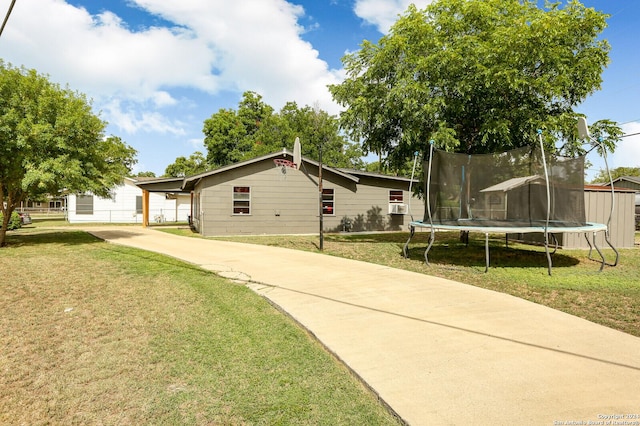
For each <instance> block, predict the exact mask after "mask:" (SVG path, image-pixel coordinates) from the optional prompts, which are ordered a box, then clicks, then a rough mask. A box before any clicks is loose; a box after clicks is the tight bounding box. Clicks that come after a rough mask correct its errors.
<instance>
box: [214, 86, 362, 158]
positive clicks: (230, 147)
mask: <svg viewBox="0 0 640 426" xmlns="http://www.w3.org/2000/svg"><path fill="white" fill-rule="evenodd" d="M203 132H204V134H205V139H204V143H205V146H206V147H207V152H208V153H207V163H208V164H209V166H210V167H220V166H224V165H228V164H232V163H236V162H239V161H244V160H247V159H251V158H255V157H258V156H261V155H266V154H270V153H273V152H276V151H278V150H281V149H282V148H288V149H290V150H292V149H293V144H294V141H295V138H296V137H299V138H300V141H301V146H302V155H303V156H307V157H309V158H312V159H318V157H319V146H322V154H323V162H325V163H327V164H329V165H331V166H334V167H349V168H362V167H363V166H364V164H363V162H362V160H361V159H360V158H361V157H362V152H361V150H360V149H359V147H358V146H357V145H355V144H352V143H350V142H348V141H347V140H346V139H345V137H344V136H343V135H342V134H341V133H340V129H339V123H338V120H337V118H335V117H333V116H330V115H329V114H328V113H327V112H325V111H322V110H320V109H318V108H312V107H309V106H305V107H303V108H301V107H299V106H298V105H297V104H296V103H295V102H288V103H287V104H286V105H285V106H284V107H283V108H282V109H281V110H280V111H279V112H274V109H273V108H272V107H270V106H269V105H267V104H265V103H264V102H263V101H262V97H261V96H260V95H258V94H256V93H254V92H245V93H244V94H243V98H242V100H241V101H240V103H239V105H238V110H237V111H234V110H231V109H220V110H219V111H218V112H217V113H215V114H213V115H212V116H211V117H209V118H208V119H206V120H205V122H204V128H203Z"/></svg>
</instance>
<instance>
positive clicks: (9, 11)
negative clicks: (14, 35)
mask: <svg viewBox="0 0 640 426" xmlns="http://www.w3.org/2000/svg"><path fill="white" fill-rule="evenodd" d="M15 4H16V0H11V5H10V6H9V10H8V11H7V15H6V16H5V17H4V21H3V22H2V27H0V36H2V32H3V31H4V27H5V26H6V25H7V21H8V20H9V15H11V11H12V10H13V6H14V5H15Z"/></svg>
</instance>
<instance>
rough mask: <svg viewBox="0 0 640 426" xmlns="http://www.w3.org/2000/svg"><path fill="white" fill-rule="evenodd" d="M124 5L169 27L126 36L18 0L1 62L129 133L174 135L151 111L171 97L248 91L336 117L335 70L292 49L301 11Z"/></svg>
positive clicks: (184, 2) (139, 0) (279, 1)
mask: <svg viewBox="0 0 640 426" xmlns="http://www.w3.org/2000/svg"><path fill="white" fill-rule="evenodd" d="M131 4H132V5H135V7H138V8H140V9H142V10H145V11H147V12H148V13H150V14H153V15H156V16H160V17H162V18H163V19H164V20H165V21H168V22H171V23H173V24H175V26H173V27H171V28H167V27H150V28H146V29H142V30H139V31H136V30H132V29H131V28H130V27H129V26H128V24H127V23H125V22H123V21H122V19H121V17H118V16H116V15H114V14H113V13H111V12H108V11H106V12H102V13H100V14H98V15H91V14H90V13H89V12H88V11H87V10H85V9H83V8H78V7H74V6H72V5H70V4H68V3H66V2H65V1H63V0H22V1H21V2H18V3H17V5H16V7H15V9H14V11H13V13H12V16H11V25H10V26H9V27H8V28H7V29H6V30H5V33H4V34H3V40H2V41H3V43H2V44H3V46H2V56H3V57H4V58H7V60H11V61H12V62H14V65H25V66H26V67H27V68H35V69H37V70H38V71H39V72H41V73H46V74H48V75H50V77H51V79H52V80H53V81H57V82H59V83H61V84H67V83H68V84H69V85H70V86H71V87H72V88H73V89H75V90H79V91H81V92H83V93H86V94H87V95H88V96H89V97H91V98H93V99H94V101H95V104H96V106H97V107H98V109H102V110H103V111H104V113H105V115H106V117H104V118H105V119H106V120H107V121H109V122H110V123H111V124H114V125H117V126H119V127H120V128H121V129H123V130H125V131H127V132H129V133H134V132H136V131H139V130H143V131H159V132H165V133H167V132H168V133H172V134H177V133H179V132H180V131H181V130H180V126H179V123H171V120H170V119H168V118H167V117H166V116H162V115H160V112H158V109H159V108H167V107H172V106H177V105H178V104H179V102H178V101H177V100H176V98H180V96H179V95H178V94H177V93H176V92H177V91H179V90H180V89H196V90H198V91H202V92H205V93H208V94H210V95H212V96H215V95H217V94H218V93H220V92H223V91H224V92H226V93H228V92H237V93H241V92H244V91H247V90H253V91H256V92H258V93H260V94H261V95H262V96H263V97H264V100H265V102H267V103H269V104H270V105H272V106H274V107H275V108H279V107H281V106H283V105H284V103H285V102H287V101H296V102H298V104H300V105H313V104H314V103H316V102H317V103H319V104H320V106H321V107H322V108H323V109H326V110H328V111H329V112H331V113H336V112H337V111H338V107H337V105H335V103H333V101H332V99H331V95H330V94H329V92H328V90H327V87H326V86H327V85H328V84H333V83H338V82H339V81H340V74H339V71H336V70H330V69H329V68H328V66H327V64H326V62H324V61H323V60H321V59H320V58H319V57H318V52H317V51H316V50H315V49H314V48H313V46H311V45H310V44H309V43H307V42H305V41H304V40H302V38H301V34H302V33H303V32H304V28H303V27H302V26H301V25H300V24H299V23H298V20H299V19H300V18H301V17H303V15H304V10H303V8H302V7H301V6H297V5H294V4H291V3H288V2H287V1H285V0H242V1H228V0H181V1H179V2H177V1H176V2H171V1H166V0H131ZM106 7H108V6H106ZM9 58H11V59H9ZM125 104H126V105H127V108H126V109H124V108H123V107H122V105H125ZM134 106H135V108H134ZM135 110H137V111H135ZM168 113H169V112H168V111H164V112H163V114H168Z"/></svg>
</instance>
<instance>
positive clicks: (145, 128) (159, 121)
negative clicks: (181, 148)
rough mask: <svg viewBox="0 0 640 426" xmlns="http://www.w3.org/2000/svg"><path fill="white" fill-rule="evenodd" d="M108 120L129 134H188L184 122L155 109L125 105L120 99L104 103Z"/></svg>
mask: <svg viewBox="0 0 640 426" xmlns="http://www.w3.org/2000/svg"><path fill="white" fill-rule="evenodd" d="M103 107H104V109H105V112H106V115H107V120H108V121H109V122H110V124H113V125H115V126H117V127H118V128H120V129H122V130H123V131H124V132H126V133H128V134H130V135H131V134H134V133H137V132H140V131H142V132H145V133H163V134H171V135H175V136H183V135H185V134H186V131H185V129H184V124H183V123H181V122H180V121H179V120H172V119H169V118H168V117H166V116H164V115H163V114H160V113H158V112H155V111H153V110H145V109H141V108H139V107H138V108H136V105H134V106H131V105H123V104H122V102H121V101H120V100H118V99H112V100H111V101H110V102H108V103H106V104H105V105H103Z"/></svg>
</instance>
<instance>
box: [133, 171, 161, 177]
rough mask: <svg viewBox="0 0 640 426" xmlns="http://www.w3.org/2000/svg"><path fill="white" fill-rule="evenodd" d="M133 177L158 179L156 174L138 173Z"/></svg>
mask: <svg viewBox="0 0 640 426" xmlns="http://www.w3.org/2000/svg"><path fill="white" fill-rule="evenodd" d="M132 177H149V178H154V177H156V174H155V173H154V172H150V171H148V172H138V173H136V174H135V175H133V176H132Z"/></svg>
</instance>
